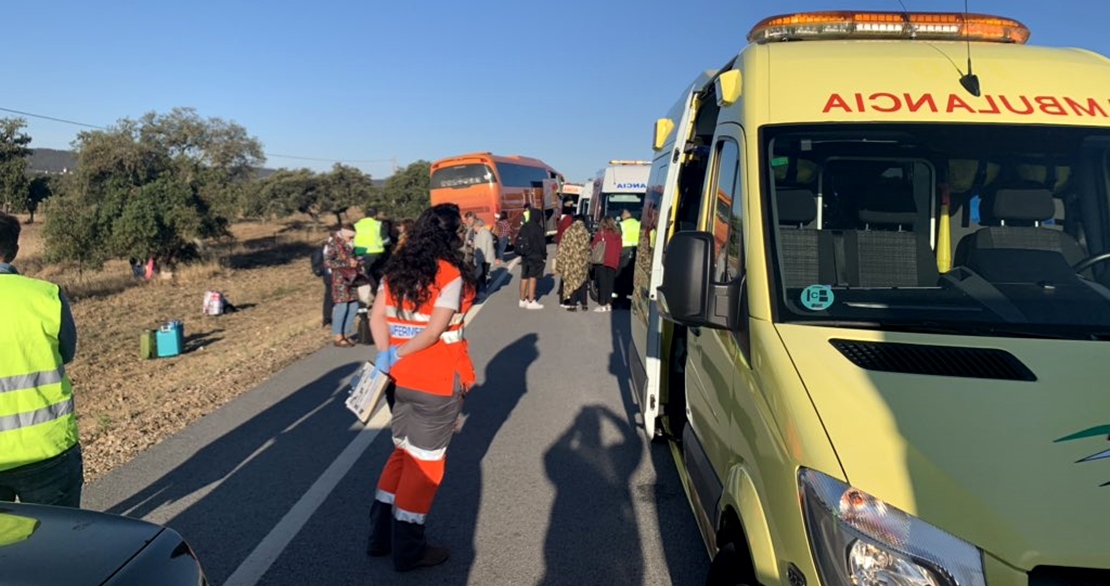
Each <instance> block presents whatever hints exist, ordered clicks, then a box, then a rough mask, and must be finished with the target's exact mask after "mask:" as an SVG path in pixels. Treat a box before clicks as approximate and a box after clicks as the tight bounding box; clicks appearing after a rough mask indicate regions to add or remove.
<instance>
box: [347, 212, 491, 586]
mask: <svg viewBox="0 0 1110 586" xmlns="http://www.w3.org/2000/svg"><path fill="white" fill-rule="evenodd" d="M461 227H462V218H461V217H460V216H459V208H458V206H456V205H454V204H441V205H437V206H434V207H432V208H429V209H428V210H426V211H425V212H424V213H423V214H421V216H420V218H419V219H417V221H416V223H415V225H414V226H413V228H412V231H411V233H410V234H409V237H408V240H407V242H406V243H405V246H404V247H402V248H401V249H400V250H398V251H397V252H396V254H394V255H393V256H392V257H391V258H390V259H389V261H388V263H387V264H386V266H385V269H384V276H383V279H382V284H381V286H380V288H379V291H378V295H377V297H376V298H375V300H374V306H373V308H372V309H371V312H370V327H371V329H372V331H373V334H374V340H375V341H376V343H377V347H378V357H377V360H376V364H375V366H376V367H377V368H378V369H380V370H382V371H383V372H387V373H389V375H390V376H392V377H393V379H394V381H395V382H396V389H395V394H394V397H393V399H394V400H393V405H392V409H393V420H392V424H391V427H392V433H393V444H394V446H395V449H394V450H393V454H392V455H390V457H389V461H387V462H386V464H385V469H384V470H382V475H381V478H380V479H379V480H378V488H377V492H376V493H375V496H374V503H373V505H372V506H371V509H370V541H369V544H368V546H367V553H368V554H369V555H372V556H381V555H387V554H389V553H392V554H393V567H394V569H396V570H398V571H402V572H403V571H407V570H411V569H414V568H419V567H424V566H434V565H437V564H440V563H443V562H444V561H446V560H447V556H448V552H447V548H445V547H441V546H435V545H429V544H428V543H427V542H426V540H425V538H424V520H425V519H426V518H427V515H428V512H429V511H430V510H431V507H432V500H433V499H434V498H435V494H436V491H437V490H438V489H439V484H440V482H441V481H442V480H443V471H444V464H445V457H446V453H447V444H448V443H450V441H451V436H452V435H453V434H454V428H455V422H456V420H457V418H458V415H459V412H460V411H461V409H462V404H463V396H464V395H465V394H466V392H467V390H468V389H469V388H470V386H471V385H472V384H473V383H474V366H473V364H472V363H471V361H470V353H469V351H468V349H467V344H466V340H465V339H463V331H462V328H463V316H465V315H466V312H467V310H468V309H469V308H470V306H471V304H472V303H473V301H474V292H475V283H474V276H473V273H474V272H473V271H472V270H470V267H468V266H466V264H465V262H464V260H463V255H462V251H461V247H462V239H461V235H460V228H461Z"/></svg>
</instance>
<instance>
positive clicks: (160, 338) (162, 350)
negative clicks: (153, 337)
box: [157, 320, 185, 358]
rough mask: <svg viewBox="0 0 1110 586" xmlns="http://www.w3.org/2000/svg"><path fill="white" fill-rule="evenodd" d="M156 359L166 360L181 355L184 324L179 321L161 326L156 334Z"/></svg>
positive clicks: (183, 343) (183, 342) (183, 341)
mask: <svg viewBox="0 0 1110 586" xmlns="http://www.w3.org/2000/svg"><path fill="white" fill-rule="evenodd" d="M157 342H158V344H157V347H158V357H159V358H168V357H170V356H177V355H179V354H181V349H182V348H183V347H184V346H185V324H184V323H182V322H181V321H180V320H177V321H171V322H167V323H164V324H162V327H160V328H158V334H157Z"/></svg>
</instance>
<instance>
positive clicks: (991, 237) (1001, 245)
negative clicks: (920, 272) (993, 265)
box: [953, 187, 1087, 270]
mask: <svg viewBox="0 0 1110 586" xmlns="http://www.w3.org/2000/svg"><path fill="white" fill-rule="evenodd" d="M983 203H984V204H987V205H985V206H984V210H983V211H984V212H989V214H987V213H984V214H983V215H984V217H983V220H984V223H986V222H987V221H990V220H989V219H988V218H992V219H993V221H994V222H997V225H988V226H984V227H982V228H980V229H979V230H977V231H975V232H974V233H972V234H968V235H967V236H964V237H963V238H962V239H961V240H960V243H959V245H957V246H956V255H955V258H953V261H954V262H953V264H954V265H956V266H960V265H963V266H967V267H969V268H971V269H972V270H975V266H974V265H975V264H977V258H978V257H981V256H983V255H981V254H979V253H980V252H982V251H988V250H997V249H1006V250H1008V251H1020V250H1025V251H1045V252H1055V253H1058V254H1060V255H1063V257H1064V260H1066V261H1067V264H1068V265H1069V266H1073V265H1075V264H1076V263H1078V262H1079V261H1081V260H1083V259H1084V258H1087V253H1086V251H1085V250H1083V246H1082V245H1081V244H1079V242H1078V241H1077V240H1076V239H1075V238H1073V237H1072V236H1071V234H1068V233H1067V232H1064V231H1063V230H1055V229H1052V228H1045V227H1044V226H1042V222H1044V221H1045V220H1048V219H1050V218H1052V217H1053V216H1054V215H1055V214H1056V203H1055V202H1054V201H1053V199H1052V192H1050V191H1049V190H1047V189H1044V188H1042V187H1016V188H1000V189H998V190H996V191H995V192H994V193H993V194H989V195H988V197H986V198H984V202H983ZM1034 256H1040V255H1034Z"/></svg>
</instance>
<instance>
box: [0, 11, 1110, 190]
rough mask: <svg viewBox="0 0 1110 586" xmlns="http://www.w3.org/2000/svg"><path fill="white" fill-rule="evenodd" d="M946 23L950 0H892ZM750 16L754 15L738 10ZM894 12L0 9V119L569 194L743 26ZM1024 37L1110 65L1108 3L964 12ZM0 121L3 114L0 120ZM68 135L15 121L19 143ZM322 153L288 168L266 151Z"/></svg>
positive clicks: (720, 58) (730, 46) (43, 142)
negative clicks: (420, 170)
mask: <svg viewBox="0 0 1110 586" xmlns="http://www.w3.org/2000/svg"><path fill="white" fill-rule="evenodd" d="M903 1H904V2H905V4H906V6H907V7H908V8H909V9H910V10H916V11H925V10H946V11H959V10H962V8H963V2H962V1H960V0H903ZM752 5H760V6H758V7H753V6H752ZM837 8H851V9H857V10H859V9H864V10H866V9H882V10H898V9H900V5H899V3H898V0H779V1H776V2H754V1H750V0H668V1H663V0H590V1H586V0H556V1H552V2H537V1H530V0H512V1H510V0H482V1H478V2H458V1H454V0H452V1H447V0H436V1H432V2H429V1H420V0H407V1H399V2H393V1H385V0H370V1H359V0H343V1H339V0H314V1H312V2H307V1H303V2H291V1H288V0H271V1H268V2H248V1H246V0H222V1H216V0H189V1H182V0H178V1H176V2H173V1H168V0H167V1H160V0H159V1H151V0H130V1H123V0H108V1H106V2H88V1H87V0H82V1H51V0H34V1H30V2H15V3H12V4H11V5H10V6H7V7H6V10H5V22H6V23H7V26H6V27H5V29H6V30H5V33H4V41H5V43H4V44H5V46H6V47H8V55H9V56H8V59H7V60H6V61H7V63H8V65H7V67H8V69H9V73H8V74H7V75H6V78H7V79H8V82H7V83H6V86H7V87H5V88H3V91H2V92H0V108H7V109H14V110H21V111H25V112H30V113H35V114H43V115H47V116H53V117H58V118H64V119H68V120H73V121H79V122H85V123H89V124H95V125H110V124H112V123H114V122H115V121H117V120H118V119H120V118H124V117H128V118H137V117H139V116H141V115H142V114H144V113H145V112H148V111H157V112H160V113H161V112H167V111H169V110H170V109H171V108H173V107H175V106H189V107H194V108H196V109H197V111H198V112H199V113H200V115H202V116H205V117H220V118H224V119H227V120H232V121H235V122H238V123H239V124H242V125H243V126H244V127H246V129H247V130H248V131H249V132H250V133H251V134H252V135H254V136H256V137H258V138H259V139H260V140H261V141H262V143H263V145H264V148H265V150H266V152H267V153H270V154H271V156H270V157H269V158H268V160H267V166H269V167H301V166H305V167H309V168H313V169H317V170H326V169H328V168H330V167H331V162H330V161H336V160H339V161H369V162H365V163H352V164H354V165H355V166H357V167H359V168H361V169H363V170H364V171H366V172H368V173H371V174H372V175H373V176H375V177H379V178H381V177H385V176H387V175H389V174H390V171H391V164H390V161H391V160H392V159H394V158H396V161H397V163H398V165H400V166H404V165H406V164H408V163H411V162H413V161H415V160H418V159H427V160H435V159H438V158H442V157H447V156H451V155H456V154H461V153H465V152H471V151H485V150H489V151H493V152H495V153H498V154H523V155H529V156H535V157H538V158H541V159H544V160H545V161H547V162H548V163H549V164H550V165H552V166H553V167H555V168H556V169H558V170H560V171H562V172H563V173H564V174H565V175H566V176H567V178H568V179H569V180H571V181H581V180H583V179H585V178H586V177H588V176H590V175H592V174H593V173H594V172H595V171H596V170H597V169H599V168H601V167H602V166H604V165H605V164H606V162H607V161H608V160H609V159H616V158H620V159H645V158H649V155H650V144H649V143H650V133H651V127H652V123H653V121H654V120H655V118H657V117H659V116H660V115H662V114H664V113H665V112H666V110H667V109H668V108H669V107H670V106H671V104H672V103H673V102H674V100H676V99H677V98H678V95H679V93H680V92H681V90H682V89H683V88H684V87H685V85H686V84H687V83H689V82H690V81H692V80H693V78H694V77H695V75H696V74H697V73H698V72H699V71H702V70H705V69H709V68H713V67H719V66H721V65H723V64H724V63H725V62H727V61H728V60H729V59H730V58H731V57H732V56H733V55H734V54H735V53H736V52H737V51H738V50H739V49H740V48H741V47H742V46H743V44H744V42H745V40H744V39H745V36H746V35H747V32H748V30H749V29H750V28H751V26H752V25H753V24H755V22H757V21H758V20H759V19H761V18H763V17H766V16H771V15H772V14H780V13H786V12H795V11H804V10H815V9H837ZM970 10H971V11H972V12H985V13H991V14H999V15H1003V16H1009V17H1012V18H1016V19H1018V20H1020V21H1022V22H1023V23H1025V24H1026V25H1027V26H1028V27H1029V28H1030V29H1031V30H1032V38H1031V40H1030V42H1031V43H1035V44H1042V45H1052V46H1075V47H1083V48H1087V49H1091V50H1094V51H1097V52H1099V53H1102V54H1110V34H1107V32H1106V28H1105V27H1106V24H1107V23H1108V22H1110V0H1056V1H1046V0H1037V1H1034V0H971V2H970ZM8 115H10V114H8V113H5V112H0V116H8ZM79 130H81V128H80V127H77V126H73V125H67V124H62V123H58V122H51V121H47V120H41V119H35V118H28V131H29V133H30V134H31V136H32V137H33V139H34V142H33V143H32V146H35V147H46V148H69V145H70V143H71V141H72V140H73V138H74V137H75V135H76V133H77V132H78V131H79ZM275 154H281V155H296V156H301V157H311V158H320V159H326V160H327V162H320V161H303V160H296V159H290V158H281V157H277V156H272V155H275Z"/></svg>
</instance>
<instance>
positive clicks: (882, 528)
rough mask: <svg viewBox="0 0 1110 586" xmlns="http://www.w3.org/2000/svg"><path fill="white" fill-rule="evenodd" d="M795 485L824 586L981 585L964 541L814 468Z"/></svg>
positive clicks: (973, 553) (975, 559) (977, 556)
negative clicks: (799, 493) (798, 490)
mask: <svg viewBox="0 0 1110 586" xmlns="http://www.w3.org/2000/svg"><path fill="white" fill-rule="evenodd" d="M798 483H799V488H800V490H801V497H802V506H803V509H804V510H805V517H806V529H807V532H808V534H809V544H810V548H811V549H812V551H813V557H814V561H815V563H816V565H817V570H818V572H819V573H820V574H821V583H822V584H823V585H824V586H986V579H985V578H984V576H983V555H982V552H980V551H979V549H978V548H976V547H975V546H973V545H971V544H970V543H968V542H966V541H964V540H962V539H959V538H958V537H955V536H953V535H951V534H949V533H946V532H944V531H942V530H940V529H938V528H936V527H934V526H932V525H930V524H928V523H926V522H924V521H922V520H920V519H918V518H916V517H912V516H910V515H908V514H906V513H905V512H903V511H900V510H898V509H896V508H894V507H892V506H890V505H887V504H886V503H884V502H882V501H881V500H879V499H877V498H875V497H873V496H871V495H869V494H867V493H865V492H863V491H861V490H858V489H855V488H852V487H850V486H848V485H847V484H844V483H843V482H840V481H839V480H836V479H834V478H831V477H829V476H826V475H824V474H821V473H820V472H815V471H813V470H805V469H803V470H802V471H801V473H800V474H799V477H798Z"/></svg>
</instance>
